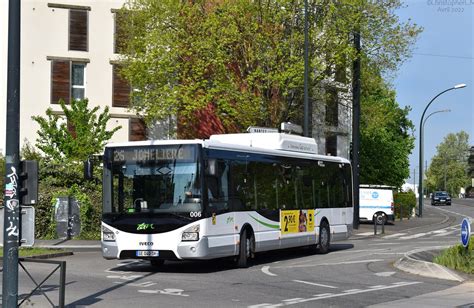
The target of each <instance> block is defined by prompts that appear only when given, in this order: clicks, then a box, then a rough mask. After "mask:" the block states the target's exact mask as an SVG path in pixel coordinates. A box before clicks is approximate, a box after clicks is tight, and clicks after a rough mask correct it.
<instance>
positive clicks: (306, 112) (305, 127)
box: [303, 0, 309, 137]
mask: <svg viewBox="0 0 474 308" xmlns="http://www.w3.org/2000/svg"><path fill="white" fill-rule="evenodd" d="M308 23H309V22H308V0H304V76H303V78H304V125H303V135H304V136H305V137H309V89H308V87H309V80H308V79H309V76H308V75H309V50H308V49H309V33H308V32H309V25H308Z"/></svg>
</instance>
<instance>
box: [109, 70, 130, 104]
mask: <svg viewBox="0 0 474 308" xmlns="http://www.w3.org/2000/svg"><path fill="white" fill-rule="evenodd" d="M112 72H113V73H112V107H124V108H127V107H129V106H130V84H129V83H128V81H127V80H126V79H125V78H123V77H122V76H121V75H120V65H118V64H113V65H112Z"/></svg>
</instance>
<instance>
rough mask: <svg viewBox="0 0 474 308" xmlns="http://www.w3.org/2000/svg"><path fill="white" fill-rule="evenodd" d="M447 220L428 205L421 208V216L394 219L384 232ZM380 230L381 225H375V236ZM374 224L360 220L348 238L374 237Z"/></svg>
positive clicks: (417, 227)
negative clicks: (357, 227) (357, 226)
mask: <svg viewBox="0 0 474 308" xmlns="http://www.w3.org/2000/svg"><path fill="white" fill-rule="evenodd" d="M446 221H448V218H447V217H446V216H444V215H443V214H441V212H439V211H436V210H433V209H432V208H431V207H430V206H426V204H425V207H424V208H423V217H421V218H420V217H417V216H414V217H410V219H407V218H404V219H403V220H400V219H396V220H395V221H393V222H390V223H388V224H386V225H385V226H384V229H385V234H384V235H390V234H394V233H398V232H402V231H411V230H416V229H419V228H420V229H421V228H423V227H426V226H429V225H433V224H442V223H444V222H446ZM381 232H382V226H381V225H378V226H377V236H380V235H381ZM374 236H375V235H374V224H373V223H370V222H362V223H360V224H359V229H357V230H354V231H353V234H352V236H351V237H350V238H349V239H360V238H369V237H374Z"/></svg>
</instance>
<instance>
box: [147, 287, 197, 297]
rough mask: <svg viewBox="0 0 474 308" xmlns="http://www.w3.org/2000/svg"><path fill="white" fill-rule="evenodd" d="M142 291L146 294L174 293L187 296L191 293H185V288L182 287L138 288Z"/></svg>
mask: <svg viewBox="0 0 474 308" xmlns="http://www.w3.org/2000/svg"><path fill="white" fill-rule="evenodd" d="M138 292H140V293H146V294H158V293H159V294H163V295H174V296H184V297H187V296H189V294H183V292H184V290H181V289H163V290H138Z"/></svg>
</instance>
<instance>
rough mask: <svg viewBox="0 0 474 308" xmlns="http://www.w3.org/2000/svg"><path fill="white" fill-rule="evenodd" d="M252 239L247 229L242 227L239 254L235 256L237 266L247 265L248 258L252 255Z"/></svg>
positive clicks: (244, 266) (243, 266)
mask: <svg viewBox="0 0 474 308" xmlns="http://www.w3.org/2000/svg"><path fill="white" fill-rule="evenodd" d="M252 239H253V236H252V235H251V234H250V232H249V231H248V229H244V230H243V231H242V233H241V234H240V245H239V255H238V256H237V266H238V267H240V268H246V267H248V266H249V260H250V258H251V257H252V251H251V248H252Z"/></svg>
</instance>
